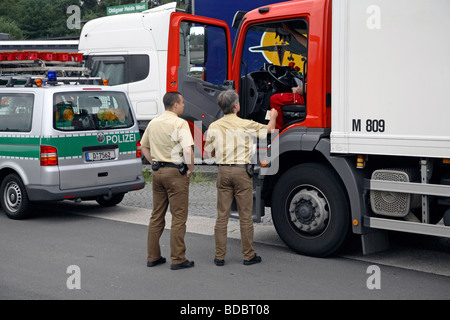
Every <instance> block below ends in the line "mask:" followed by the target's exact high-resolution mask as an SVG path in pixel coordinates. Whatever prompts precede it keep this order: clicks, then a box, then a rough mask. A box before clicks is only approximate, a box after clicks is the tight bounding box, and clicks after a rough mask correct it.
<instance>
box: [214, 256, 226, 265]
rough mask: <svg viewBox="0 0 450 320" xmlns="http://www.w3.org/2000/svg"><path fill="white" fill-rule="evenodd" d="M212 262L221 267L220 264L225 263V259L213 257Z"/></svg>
mask: <svg viewBox="0 0 450 320" xmlns="http://www.w3.org/2000/svg"><path fill="white" fill-rule="evenodd" d="M214 263H215V264H216V266H219V267H221V266H223V265H224V264H225V260H223V259H216V258H214Z"/></svg>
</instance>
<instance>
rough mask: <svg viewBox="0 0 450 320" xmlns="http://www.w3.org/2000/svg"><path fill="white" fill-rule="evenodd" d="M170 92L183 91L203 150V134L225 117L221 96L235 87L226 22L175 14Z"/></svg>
mask: <svg viewBox="0 0 450 320" xmlns="http://www.w3.org/2000/svg"><path fill="white" fill-rule="evenodd" d="M167 61H168V65H167V91H179V92H180V93H181V94H182V95H183V98H184V104H185V107H184V113H183V115H182V117H183V118H184V119H186V120H187V121H188V122H189V124H190V126H191V130H192V131H193V135H194V141H195V143H196V145H197V147H199V148H200V146H199V142H200V143H201V141H202V140H200V139H202V133H203V132H205V130H206V129H207V128H208V126H209V124H210V123H211V122H213V121H214V120H217V119H218V118H220V117H222V115H223V114H222V111H221V110H220V108H219V106H218V105H217V96H218V95H219V93H220V92H221V91H223V90H225V89H228V88H231V85H230V84H229V82H228V81H227V80H228V79H230V75H231V41H230V31H229V29H228V26H227V24H226V23H225V22H224V21H221V20H216V19H210V18H205V17H200V16H194V15H190V14H184V13H179V12H176V13H173V14H172V16H171V21H170V30H169V48H168V59H167Z"/></svg>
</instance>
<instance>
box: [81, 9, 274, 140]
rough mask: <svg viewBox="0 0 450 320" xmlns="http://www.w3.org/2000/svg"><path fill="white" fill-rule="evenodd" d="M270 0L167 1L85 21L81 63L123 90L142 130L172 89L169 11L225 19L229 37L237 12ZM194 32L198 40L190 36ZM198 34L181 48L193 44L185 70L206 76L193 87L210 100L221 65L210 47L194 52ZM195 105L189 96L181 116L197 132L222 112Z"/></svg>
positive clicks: (220, 76) (220, 75)
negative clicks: (203, 83)
mask: <svg viewBox="0 0 450 320" xmlns="http://www.w3.org/2000/svg"><path fill="white" fill-rule="evenodd" d="M271 2H273V1H271V0H254V1H240V0H232V1H228V2H227V6H226V7H222V8H221V10H217V6H221V4H222V1H219V0H192V1H186V10H185V11H184V10H182V11H180V9H177V8H176V2H172V3H169V4H166V5H162V6H159V7H156V8H153V9H150V10H146V11H143V12H139V13H130V14H122V15H115V16H107V17H102V18H97V19H93V20H91V21H88V22H87V23H86V24H85V26H84V27H83V29H82V31H81V35H80V39H79V46H78V50H79V52H81V53H83V54H84V57H85V60H86V67H87V68H88V69H90V70H91V71H92V73H91V75H92V76H93V77H97V76H98V77H102V78H108V80H109V84H110V85H113V86H119V87H122V88H123V89H125V90H127V92H128V94H129V96H130V98H131V101H132V103H133V107H134V109H135V112H136V115H137V119H138V122H139V128H140V130H141V132H143V131H144V130H145V128H146V127H147V124H148V122H149V121H150V120H151V119H153V118H155V117H157V116H158V115H161V114H162V113H163V112H164V106H163V104H162V97H163V95H164V93H165V92H166V91H168V90H173V84H172V83H171V81H170V82H167V81H168V80H167V70H168V63H169V62H168V55H167V53H168V50H169V43H170V42H169V29H170V24H169V21H170V16H171V14H172V13H175V12H187V13H189V14H193V15H198V16H205V17H209V18H214V19H221V20H224V22H222V24H220V25H221V27H225V26H226V25H228V29H231V30H232V31H233V32H232V33H231V35H230V34H227V35H226V36H227V37H228V38H227V40H226V41H232V40H233V38H231V37H232V36H233V35H234V34H235V30H234V29H232V22H233V18H234V16H235V13H236V11H237V10H249V9H253V8H254V7H255V6H258V5H265V4H267V3H271ZM193 32H194V31H193ZM195 36H197V40H194V39H195ZM213 36H214V34H213V33H211V34H210V36H209V38H211V40H212V37H213ZM223 36H224V35H223ZM201 37H203V35H195V33H193V34H192V35H189V36H188V37H185V38H184V39H183V41H184V44H183V46H184V47H187V48H189V46H190V47H191V48H194V47H196V48H197V49H196V50H193V55H192V61H193V62H194V60H195V65H196V67H195V66H193V67H191V68H190V70H188V71H187V72H188V74H189V75H195V76H197V77H199V78H202V77H203V80H207V82H208V87H207V88H206V89H205V88H198V91H199V92H201V93H203V96H202V97H201V98H200V99H202V100H204V99H206V100H208V101H214V100H215V99H216V98H217V95H218V92H220V90H218V89H217V87H218V86H220V85H222V83H223V81H224V80H225V78H226V77H225V74H226V70H225V69H224V67H223V66H220V61H219V60H217V58H216V57H214V51H210V52H209V54H207V56H206V57H203V58H202V57H199V56H196V54H198V53H199V52H200V51H199V50H198V48H200V46H202V45H204V44H201V43H195V42H196V41H197V42H198V41H199V40H198V39H200V38H201ZM208 40H209V39H206V40H205V43H208ZM209 43H211V41H209ZM228 46H230V44H228ZM210 48H213V47H212V46H211V47H210ZM194 51H195V52H194ZM186 58H190V57H186ZM202 59H203V60H202ZM205 65H206V66H207V67H208V75H207V74H206V73H205V72H203V73H202V70H206V67H205ZM206 78H208V79H206ZM191 85H192V84H191ZM219 89H220V88H219ZM205 90H206V91H205ZM199 104H201V100H200V101H198V100H195V101H191V100H189V99H188V100H187V101H186V111H185V114H184V115H183V118H185V119H186V120H187V121H188V122H189V125H190V127H191V130H192V131H193V132H194V131H198V132H199V133H202V132H204V131H205V130H206V128H207V127H208V125H209V123H211V121H213V120H215V119H217V117H218V116H220V115H221V112H220V110H218V109H217V108H215V107H214V108H213V109H209V108H206V109H203V108H201V107H200V108H199ZM197 120H201V121H202V123H203V126H200V125H199V127H197V126H196V124H195V121H197Z"/></svg>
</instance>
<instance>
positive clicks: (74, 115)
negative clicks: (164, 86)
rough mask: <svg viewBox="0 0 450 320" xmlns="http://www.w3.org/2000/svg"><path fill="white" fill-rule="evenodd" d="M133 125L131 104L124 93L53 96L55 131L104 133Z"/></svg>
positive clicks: (64, 93) (67, 93) (62, 94)
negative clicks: (104, 131) (96, 131)
mask: <svg viewBox="0 0 450 320" xmlns="http://www.w3.org/2000/svg"><path fill="white" fill-rule="evenodd" d="M133 125H134V120H133V116H132V113H131V110H130V105H129V103H128V100H127V98H126V95H125V94H124V93H123V92H108V91H83V92H80V91H76V92H61V93H56V94H55V95H54V97H53V126H54V128H55V129H57V130H62V131H84V130H106V129H120V128H129V127H132V126H133Z"/></svg>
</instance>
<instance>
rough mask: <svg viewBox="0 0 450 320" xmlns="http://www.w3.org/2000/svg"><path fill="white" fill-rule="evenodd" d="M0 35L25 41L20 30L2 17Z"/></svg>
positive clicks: (13, 23) (9, 20) (11, 21)
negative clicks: (3, 34) (5, 34)
mask: <svg viewBox="0 0 450 320" xmlns="http://www.w3.org/2000/svg"><path fill="white" fill-rule="evenodd" d="M0 33H8V34H9V37H10V39H14V40H23V39H25V37H24V35H23V32H22V30H21V29H20V28H19V27H18V26H17V24H16V23H15V22H14V21H13V20H11V19H9V18H7V17H4V16H0Z"/></svg>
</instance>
